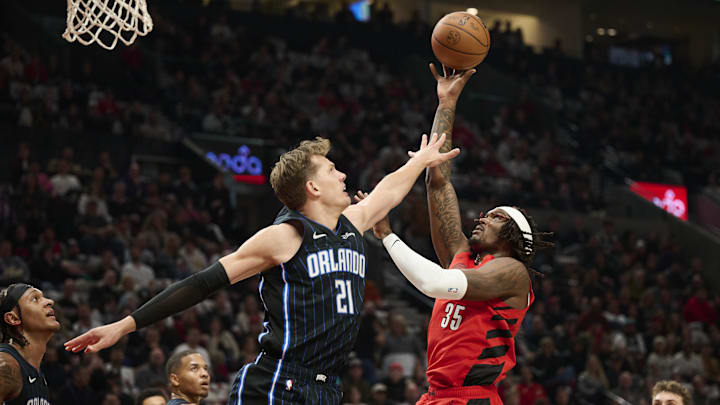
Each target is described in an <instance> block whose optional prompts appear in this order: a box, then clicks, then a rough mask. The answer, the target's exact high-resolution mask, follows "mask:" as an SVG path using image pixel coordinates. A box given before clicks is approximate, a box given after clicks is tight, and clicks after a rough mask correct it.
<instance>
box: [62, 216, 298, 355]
mask: <svg viewBox="0 0 720 405" xmlns="http://www.w3.org/2000/svg"><path fill="white" fill-rule="evenodd" d="M301 244H302V236H301V234H300V233H299V232H298V231H297V230H296V229H295V227H294V226H293V225H291V224H287V223H284V224H279V225H272V226H269V227H267V228H265V229H263V230H261V231H259V232H258V233H256V234H255V235H254V236H253V237H251V238H250V239H248V240H247V241H245V243H243V244H242V246H240V247H239V248H238V250H236V251H235V252H233V253H231V254H229V255H227V256H225V257H223V258H221V259H220V260H219V261H218V262H217V263H215V264H213V265H212V266H210V267H208V268H207V269H205V270H203V271H201V272H199V273H196V274H193V275H192V276H190V277H188V278H186V279H184V280H181V281H178V282H176V283H173V284H171V285H170V286H168V287H167V288H166V289H164V290H163V291H161V292H160V293H159V294H158V295H156V296H155V297H153V298H152V299H151V300H150V301H148V302H147V303H145V305H143V306H142V307H140V308H139V309H137V310H136V311H134V312H133V313H132V314H130V315H129V316H127V317H125V318H123V319H121V320H119V321H117V322H114V323H111V324H108V325H104V326H100V327H97V328H94V329H91V330H89V331H88V332H86V333H84V334H82V335H80V336H78V337H76V338H74V339H72V340H70V341H68V342H66V343H65V350H68V351H73V352H78V351H80V350H85V351H86V352H96V351H99V350H102V349H105V348H107V347H110V346H112V345H114V344H115V343H116V342H117V341H118V340H119V339H120V338H121V337H123V336H125V335H127V334H128V333H131V332H134V331H135V330H137V329H140V328H143V327H145V326H147V325H150V324H152V323H154V322H157V321H159V320H161V319H164V318H167V317H168V316H171V315H174V314H177V313H179V312H181V311H183V310H185V309H187V308H190V307H191V306H193V305H195V304H197V303H199V302H201V301H202V300H204V299H205V298H207V297H208V296H209V295H210V294H212V293H214V292H215V291H217V290H219V289H221V288H223V287H225V286H228V285H230V284H234V283H236V282H238V281H241V280H244V279H246V278H249V277H251V276H253V275H255V274H257V273H260V272H261V271H263V270H266V269H269V268H271V267H273V266H276V265H278V264H280V263H283V262H285V261H287V260H289V259H290V258H292V256H293V255H294V254H295V253H296V252H297V250H298V248H299V247H300V245H301Z"/></svg>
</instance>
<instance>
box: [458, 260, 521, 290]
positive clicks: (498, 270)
mask: <svg viewBox="0 0 720 405" xmlns="http://www.w3.org/2000/svg"><path fill="white" fill-rule="evenodd" d="M463 273H465V276H466V277H467V281H468V287H467V292H466V293H465V296H464V297H463V299H465V300H476V301H487V300H491V299H495V298H500V299H504V300H507V299H509V298H513V297H523V298H524V297H525V296H526V295H527V293H528V292H529V291H530V276H529V274H528V271H527V269H526V268H525V265H524V264H522V263H521V262H520V261H518V260H516V259H513V258H510V257H499V258H497V259H493V260H490V261H489V262H487V263H486V264H485V265H483V267H482V270H481V271H478V270H477V269H466V270H463Z"/></svg>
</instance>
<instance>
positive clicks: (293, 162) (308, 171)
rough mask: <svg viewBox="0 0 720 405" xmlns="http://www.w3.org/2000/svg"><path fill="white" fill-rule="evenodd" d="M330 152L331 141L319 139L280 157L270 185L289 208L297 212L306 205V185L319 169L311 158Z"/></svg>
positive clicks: (304, 142)
mask: <svg viewBox="0 0 720 405" xmlns="http://www.w3.org/2000/svg"><path fill="white" fill-rule="evenodd" d="M329 151H330V140H328V139H324V138H320V137H317V138H315V139H314V140H312V141H302V142H300V145H299V146H298V147H297V148H295V149H293V150H290V151H288V152H285V153H283V154H282V155H281V156H280V160H278V161H277V163H275V166H273V169H272V171H271V172H270V185H271V186H272V188H273V190H275V195H277V197H278V199H279V200H280V201H282V203H283V204H285V205H286V206H287V207H288V208H290V209H292V210H297V209H298V208H300V207H302V206H303V205H304V204H305V201H306V200H307V195H306V194H305V183H306V182H307V181H308V179H309V178H310V176H312V175H313V174H315V170H316V169H317V168H316V167H315V165H314V164H313V163H312V160H311V158H312V157H313V155H319V156H325V155H327V153H328V152H329Z"/></svg>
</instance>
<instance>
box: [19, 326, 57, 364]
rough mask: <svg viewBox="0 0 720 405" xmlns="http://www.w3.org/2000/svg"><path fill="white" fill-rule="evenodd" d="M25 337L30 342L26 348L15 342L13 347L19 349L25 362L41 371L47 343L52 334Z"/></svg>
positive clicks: (26, 335) (27, 335)
mask: <svg viewBox="0 0 720 405" xmlns="http://www.w3.org/2000/svg"><path fill="white" fill-rule="evenodd" d="M24 335H25V339H26V340H27V342H28V343H27V344H26V345H25V346H20V345H19V344H18V343H17V342H13V343H12V346H13V347H14V348H15V349H17V351H18V352H19V353H20V354H22V356H23V358H24V359H25V361H27V362H28V363H30V365H32V366H33V367H35V369H37V370H38V371H39V370H40V363H42V359H43V357H44V356H45V349H46V347H47V342H48V340H50V337H51V336H52V333H48V334H47V335H35V336H33V335H30V334H28V333H26V334H24Z"/></svg>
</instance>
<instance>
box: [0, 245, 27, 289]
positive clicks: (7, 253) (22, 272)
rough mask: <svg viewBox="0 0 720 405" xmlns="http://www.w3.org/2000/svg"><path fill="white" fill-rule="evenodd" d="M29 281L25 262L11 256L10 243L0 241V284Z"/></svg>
mask: <svg viewBox="0 0 720 405" xmlns="http://www.w3.org/2000/svg"><path fill="white" fill-rule="evenodd" d="M29 280H30V269H28V266H27V264H26V263H25V261H24V260H23V259H22V258H20V257H18V256H14V255H13V248H12V242H10V241H9V240H3V241H0V284H3V285H10V284H13V283H18V282H28V281H29Z"/></svg>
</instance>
